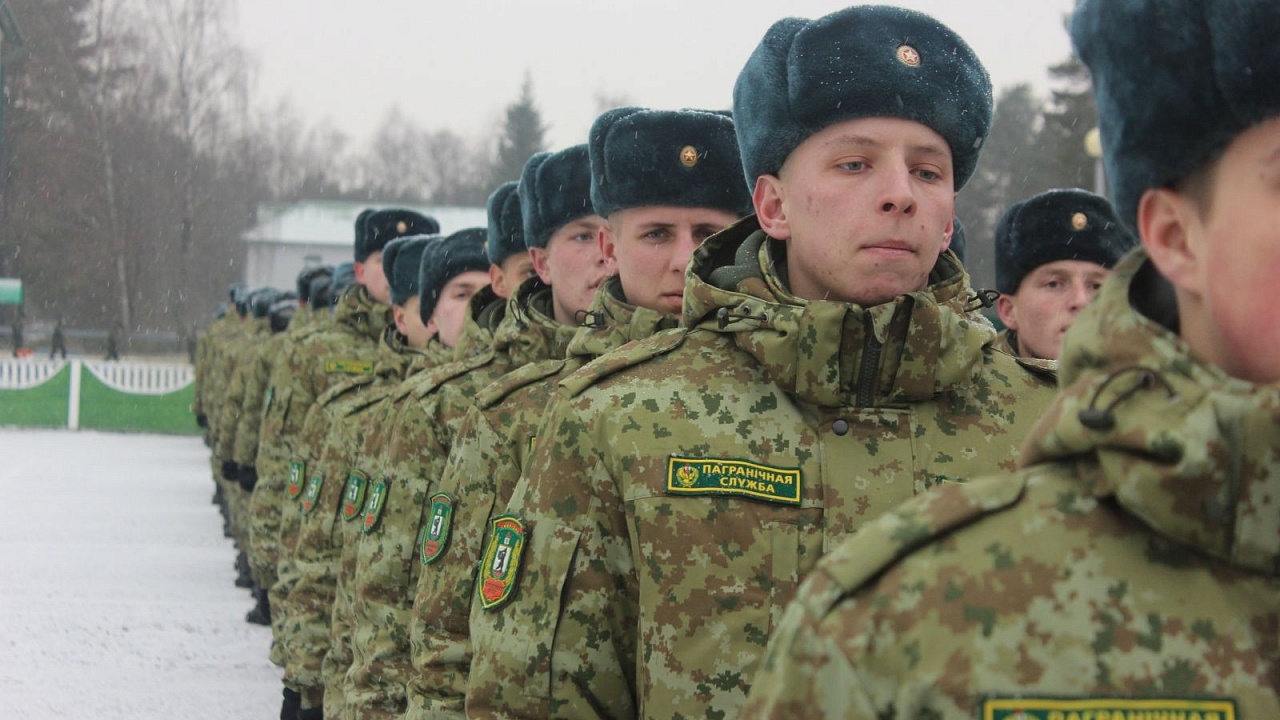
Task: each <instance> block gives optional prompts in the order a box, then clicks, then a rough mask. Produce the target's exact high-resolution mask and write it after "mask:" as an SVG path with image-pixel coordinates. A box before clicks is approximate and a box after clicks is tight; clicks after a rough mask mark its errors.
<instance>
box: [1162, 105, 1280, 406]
mask: <svg viewBox="0 0 1280 720" xmlns="http://www.w3.org/2000/svg"><path fill="white" fill-rule="evenodd" d="M1204 195H1205V197H1202V198H1199V199H1198V200H1199V201H1197V199H1196V198H1193V197H1191V196H1188V195H1186V194H1183V193H1180V192H1177V191H1173V190H1152V191H1148V192H1147V194H1146V195H1145V196H1144V197H1143V199H1142V203H1141V205H1140V207H1139V211H1138V215H1139V217H1138V222H1139V230H1140V233H1141V235H1142V242H1143V245H1144V246H1145V247H1146V248H1147V250H1148V251H1149V253H1150V255H1151V258H1152V260H1153V261H1154V262H1155V264H1156V266H1157V268H1159V270H1160V272H1161V274H1163V275H1164V276H1165V277H1166V278H1168V279H1169V280H1170V282H1172V283H1173V285H1174V287H1175V288H1176V290H1177V292H1178V313H1179V316H1180V318H1179V319H1180V332H1181V334H1182V336H1183V338H1184V339H1185V340H1186V341H1187V343H1188V345H1190V347H1191V351H1192V353H1193V354H1194V355H1195V356H1196V357H1197V358H1199V359H1201V360H1203V361H1205V362H1209V363H1212V364H1214V365H1216V366H1218V367H1220V368H1222V369H1223V370H1225V371H1226V372H1227V373H1228V374H1230V375H1232V376H1234V377H1237V378H1240V379H1243V380H1247V381H1250V382H1254V383H1259V384H1268V383H1274V382H1277V381H1280V305H1278V304H1277V303H1276V291H1275V287H1276V282H1277V280H1276V278H1278V277H1280V118H1275V119H1272V120H1269V121H1267V122H1264V123H1261V124H1259V125H1255V126H1254V127H1252V128H1250V129H1249V130H1246V131H1245V132H1243V133H1241V134H1240V135H1238V136H1236V138H1235V140H1233V141H1232V142H1231V144H1230V145H1228V146H1227V149H1226V150H1225V151H1224V152H1223V154H1222V156H1221V158H1219V160H1218V161H1217V164H1216V166H1215V167H1214V168H1213V169H1212V174H1211V175H1210V179H1209V180H1208V183H1207V186H1206V188H1205V189H1204Z"/></svg>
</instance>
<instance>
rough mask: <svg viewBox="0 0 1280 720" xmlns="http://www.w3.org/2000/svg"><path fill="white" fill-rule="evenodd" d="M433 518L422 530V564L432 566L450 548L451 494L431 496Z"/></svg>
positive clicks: (451, 522)
mask: <svg viewBox="0 0 1280 720" xmlns="http://www.w3.org/2000/svg"><path fill="white" fill-rule="evenodd" d="M430 502H431V518H430V519H429V520H428V521H427V524H426V525H425V526H424V527H423V528H422V539H421V542H420V543H419V547H420V548H422V553H421V557H422V564H423V565H430V564H431V563H433V562H435V561H436V560H439V559H440V556H442V555H444V551H445V550H446V549H447V548H448V547H449V530H450V529H452V528H453V497H451V496H450V495H449V493H436V494H435V495H432V496H431V501H430Z"/></svg>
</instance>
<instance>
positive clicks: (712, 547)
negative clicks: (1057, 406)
mask: <svg viewBox="0 0 1280 720" xmlns="http://www.w3.org/2000/svg"><path fill="white" fill-rule="evenodd" d="M990 117H991V95H990V84H989V81H988V79H987V75H986V72H985V71H984V70H983V68H982V65H981V64H980V63H979V62H978V60H977V58H976V57H975V56H974V55H973V53H972V51H971V50H970V49H969V48H968V46H967V45H966V44H965V43H964V41H963V40H961V39H960V38H959V37H957V36H956V35H955V34H954V33H953V32H951V31H950V30H949V29H947V28H945V27H943V26H942V25H940V24H938V23H937V22H936V21H934V20H932V19H931V18H928V17H927V16H924V15H921V14H919V13H915V12H912V11H906V10H900V9H896V8H885V7H857V8H850V9H848V10H844V11H841V12H838V13H834V14H832V15H829V16H827V17H825V18H822V19H820V20H816V21H806V20H799V19H788V20H783V21H781V22H779V23H777V24H776V25H774V27H773V28H772V29H771V30H770V31H769V33H768V34H767V35H766V37H765V39H764V41H763V42H762V43H761V44H760V46H759V47H758V48H757V50H756V51H755V53H754V54H753V56H752V57H751V59H750V60H749V61H748V62H747V65H746V67H745V68H744V70H743V71H742V74H741V75H740V76H739V79H738V83H737V86H736V87H735V90H734V121H735V123H736V126H737V135H738V140H739V145H740V146H741V149H742V160H743V165H744V168H745V169H746V174H747V177H748V178H750V180H751V181H752V185H753V187H754V195H753V204H754V206H755V210H756V216H755V217H753V218H748V219H746V220H743V221H742V222H739V223H737V224H736V225H734V226H732V227H730V228H728V229H726V230H725V231H723V232H721V233H719V234H717V235H715V236H714V237H712V238H710V239H708V240H707V241H706V242H705V243H703V245H702V246H701V247H700V248H699V249H698V250H697V251H696V252H695V253H694V256H693V259H692V261H691V262H690V265H689V272H688V282H687V286H686V290H685V292H684V298H683V301H684V309H683V313H684V315H683V318H684V326H685V328H686V329H684V330H683V331H680V332H671V333H661V334H659V335H656V336H654V337H653V338H650V339H649V340H646V341H641V342H639V343H634V344H632V345H631V346H629V347H628V348H626V349H622V350H618V351H616V352H614V353H612V354H610V355H608V356H606V357H604V358H601V359H600V360H598V361H597V362H596V363H593V364H592V365H588V366H587V367H585V368H583V369H582V370H580V371H578V372H577V373H575V374H574V375H571V376H570V377H568V378H566V379H565V380H563V381H562V382H561V389H562V391H563V397H560V398H558V400H557V401H556V402H555V403H553V405H552V406H551V408H550V409H549V410H548V416H547V420H546V424H545V425H544V426H543V427H542V428H541V429H540V430H539V432H538V437H539V442H538V444H537V447H536V448H535V450H534V456H533V458H532V459H531V461H530V469H529V473H528V478H527V480H528V484H527V487H525V488H524V489H523V492H518V493H516V494H515V495H514V496H513V498H512V502H511V507H510V513H509V514H507V515H505V516H502V517H500V518H496V519H495V522H494V526H495V527H494V531H493V532H492V533H491V535H490V539H489V543H490V545H489V547H490V549H489V550H486V554H485V556H484V560H483V562H482V563H481V566H480V568H479V573H480V579H479V580H478V581H477V585H478V586H479V587H478V590H477V595H476V600H475V602H476V603H477V604H480V605H482V606H485V607H489V608H492V609H491V610H488V612H492V613H498V614H499V615H500V617H499V618H495V619H494V620H491V621H490V622H491V623H492V624H493V625H495V626H498V627H500V628H501V629H502V630H503V634H502V635H501V636H498V637H495V638H494V640H493V642H492V643H491V644H489V643H486V642H481V641H480V640H479V639H478V637H477V645H476V656H475V659H474V661H473V663H472V676H471V680H472V686H471V691H469V692H468V698H467V700H468V714H469V715H471V714H474V715H476V716H486V717H487V716H504V715H507V714H543V715H554V716H556V717H616V718H629V717H646V718H648V717H672V716H681V717H732V716H734V714H735V713H736V712H737V710H738V708H739V707H740V705H741V703H742V702H743V700H744V699H745V697H746V693H747V689H748V686H749V683H750V679H751V675H752V674H753V672H754V670H755V667H756V665H757V663H758V660H759V658H760V657H761V656H762V655H763V652H764V647H765V643H766V640H767V638H768V636H769V632H770V630H771V627H772V625H773V623H774V622H776V620H777V618H778V617H780V615H781V609H782V607H783V604H784V603H785V602H787V601H788V600H789V599H790V597H791V595H792V593H793V591H794V589H795V587H796V585H797V584H798V582H799V579H800V578H801V577H802V576H803V575H804V574H806V573H807V572H808V571H809V570H810V569H812V567H813V566H814V564H815V563H816V562H817V559H818V558H819V557H820V556H821V555H822V553H823V552H824V551H826V550H827V549H828V548H830V547H833V546H834V545H835V544H836V543H837V542H839V541H840V540H841V539H843V538H845V537H847V536H849V535H850V534H852V533H853V532H854V531H855V530H857V529H858V528H859V527H860V526H861V525H862V524H863V523H865V522H867V521H868V520H870V519H872V518H874V517H876V516H878V515H880V514H882V513H884V512H886V511H888V510H889V509H890V508H892V507H893V506H894V505H896V504H897V503H899V502H901V501H902V500H905V499H907V498H909V497H911V496H912V495H914V494H916V493H919V492H923V491H925V490H926V489H927V488H931V487H936V486H938V485H941V484H944V483H946V482H949V481H952V480H953V479H960V478H964V477H967V476H969V475H970V474H972V473H973V472H975V471H977V470H980V469H995V468H1000V467H1009V468H1012V467H1013V464H1014V460H1015V458H1016V456H1017V449H1018V446H1019V444H1020V441H1021V438H1022V435H1023V433H1024V432H1025V429H1026V428H1027V427H1028V426H1029V424H1030V422H1031V421H1032V420H1033V419H1034V418H1035V417H1036V416H1038V414H1039V412H1040V410H1042V409H1043V407H1044V404H1045V402H1046V401H1047V400H1048V397H1049V394H1050V390H1049V388H1048V386H1047V384H1046V383H1045V381H1044V380H1043V379H1042V378H1041V377H1040V376H1038V375H1035V374H1033V373H1032V372H1031V371H1030V370H1028V369H1027V368H1024V367H1023V366H1021V365H1020V364H1019V361H1016V360H1015V359H1013V358H1011V357H1009V356H1008V355H1005V354H1004V353H1000V352H996V351H995V350H993V349H992V343H993V342H994V340H995V332H994V330H993V328H991V326H990V324H988V323H986V322H985V320H983V319H982V318H981V316H979V315H978V314H977V313H976V306H977V305H978V303H976V302H975V296H976V294H975V293H974V292H973V291H972V290H971V289H970V287H969V285H968V282H967V280H966V276H965V273H964V270H963V268H962V267H961V266H960V264H959V263H958V262H957V261H956V259H955V256H954V255H953V254H951V253H950V252H948V251H947V242H948V240H949V239H950V236H951V233H952V217H953V215H954V198H955V192H956V190H957V189H959V188H961V187H963V185H964V183H965V181H967V180H968V178H969V176H970V175H971V173H972V172H973V168H974V165H975V164H976V162H977V157H978V148H979V147H980V146H981V144H982V141H983V139H984V138H985V136H986V131H987V127H988V124H989V121H990ZM618 139H621V138H618ZM682 144H683V143H682V142H681V140H680V138H679V135H678V133H672V137H671V138H670V145H669V146H668V147H670V150H669V151H670V152H672V153H673V154H674V153H678V157H679V159H680V162H682V163H686V164H691V165H695V166H696V164H697V163H699V162H701V161H702V160H703V159H704V158H703V157H702V154H701V153H700V152H699V149H698V148H697V146H696V145H691V146H690V147H688V148H682V147H681V145H682ZM971 309H973V310H971ZM542 438H554V442H553V441H549V440H548V441H546V442H543V441H542V440H541V439H542ZM504 601H509V604H508V605H507V606H506V607H501V604H502V603H503V602H504ZM480 702H485V703H487V705H488V706H487V707H483V708H481V707H476V708H475V712H474V713H472V709H473V708H472V706H473V705H478V704H479V703H480ZM532 703H541V707H540V708H539V707H533V706H531V704H532Z"/></svg>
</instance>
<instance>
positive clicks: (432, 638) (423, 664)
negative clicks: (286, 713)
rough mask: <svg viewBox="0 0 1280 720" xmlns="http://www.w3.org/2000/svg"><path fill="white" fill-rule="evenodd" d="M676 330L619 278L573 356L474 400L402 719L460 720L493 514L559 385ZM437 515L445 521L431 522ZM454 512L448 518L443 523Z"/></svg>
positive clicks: (439, 525)
mask: <svg viewBox="0 0 1280 720" xmlns="http://www.w3.org/2000/svg"><path fill="white" fill-rule="evenodd" d="M678 322H679V319H678V318H676V317H674V316H670V315H663V314H661V313H658V312H655V311H653V310H648V309H646V308H637V307H635V306H633V305H630V304H628V303H627V302H626V301H625V300H624V299H623V296H622V285H621V283H619V282H618V278H617V277H616V276H614V277H611V278H609V279H608V280H606V281H605V282H604V283H602V284H601V286H600V288H599V289H598V290H597V291H596V296H595V299H594V301H593V303H592V306H591V308H590V310H589V311H588V313H587V323H586V326H584V327H582V328H579V329H578V330H577V332H576V334H575V335H574V337H573V340H572V341H571V342H570V343H569V346H568V350H567V357H565V358H560V359H552V360H544V361H542V362H535V363H530V364H528V365H525V366H524V367H522V368H520V369H518V370H515V371H513V372H511V373H508V374H507V375H504V376H502V378H500V379H499V380H498V381H497V382H494V383H493V384H491V385H489V386H488V387H486V388H485V389H484V390H482V391H481V392H480V393H479V394H478V395H477V396H476V404H475V407H472V408H471V409H470V410H468V411H467V414H466V417H465V418H464V420H463V422H462V425H461V429H460V430H459V431H458V435H457V437H456V438H455V439H454V441H453V446H452V448H451V449H450V451H449V459H448V462H447V464H446V467H445V471H444V474H443V476H442V480H441V481H440V486H439V490H438V493H443V494H444V496H445V497H442V498H440V499H439V500H438V501H437V502H436V503H432V506H431V507H429V508H428V517H427V522H426V523H425V524H424V525H423V528H422V530H421V532H420V533H419V535H420V537H419V538H418V541H417V556H418V562H419V563H421V564H423V565H424V567H423V568H421V569H420V570H419V572H420V573H421V574H420V575H419V577H418V584H417V589H416V592H415V595H414V600H413V614H412V616H411V617H412V620H411V622H410V625H409V642H410V648H411V656H410V662H411V663H412V667H413V672H412V674H411V675H410V676H409V681H408V688H407V691H408V699H407V710H406V712H405V715H404V720H417V719H418V718H428V717H430V718H438V717H443V716H453V717H461V716H462V713H463V696H464V693H465V692H466V683H467V671H468V667H469V665H470V663H471V642H470V633H469V632H468V630H467V623H468V616H469V615H470V610H471V598H472V597H473V595H474V591H473V580H474V578H475V569H476V564H477V563H478V562H479V559H480V552H481V549H482V545H483V541H484V536H485V531H486V530H487V528H488V521H489V518H490V516H491V515H492V514H494V513H495V512H497V511H501V510H502V509H504V508H505V507H506V505H507V501H508V499H509V498H510V497H511V492H512V490H513V489H514V488H515V485H516V481H517V480H519V478H520V474H521V471H522V470H523V469H524V467H525V463H526V461H527V460H528V457H529V451H530V449H531V448H532V446H533V444H534V442H535V438H534V432H535V431H536V430H537V426H538V423H539V422H540V421H541V419H542V414H543V413H544V412H545V411H546V407H547V404H548V403H549V402H550V400H551V398H552V397H553V395H554V393H555V386H556V382H557V381H558V380H559V379H560V378H562V377H564V376H565V375H567V374H568V373H570V372H573V371H574V370H576V369H578V368H580V367H582V366H583V365H585V364H586V363H588V362H590V361H591V360H593V359H595V358H596V357H599V356H600V355H602V354H604V353H606V352H608V351H610V350H613V349H615V348H618V347H621V346H622V345H624V344H626V343H627V342H630V341H631V340H633V339H638V338H644V337H648V336H650V335H652V334H653V333H655V332H658V331H659V330H664V329H668V328H673V327H675V326H676V325H677V324H678ZM434 497H436V495H434V494H433V498H434ZM436 508H440V514H441V515H442V517H441V518H440V519H439V521H437V520H436V518H435V517H434V516H433V515H432V514H431V512H432V510H434V509H436ZM446 513H448V514H449V515H450V517H447V518H446V517H443V515H444V514H446ZM437 538H438V539H437ZM430 543H437V544H438V546H433V545H430Z"/></svg>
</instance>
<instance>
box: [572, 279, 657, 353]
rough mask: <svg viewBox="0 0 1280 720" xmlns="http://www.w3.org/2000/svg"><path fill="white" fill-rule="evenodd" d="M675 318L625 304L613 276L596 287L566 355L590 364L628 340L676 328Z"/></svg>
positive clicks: (620, 285)
mask: <svg viewBox="0 0 1280 720" xmlns="http://www.w3.org/2000/svg"><path fill="white" fill-rule="evenodd" d="M679 325H680V318H678V317H676V316H675V315H668V314H666V313H662V312H658V311H657V310H650V309H649V308H646V307H639V306H636V305H632V304H631V303H629V302H627V298H626V295H625V294H624V293H623V292H622V281H621V280H620V279H619V278H618V276H617V275H614V276H612V277H610V278H607V279H606V280H605V281H604V282H602V283H600V287H599V288H597V289H596V294H595V296H594V297H593V298H592V300H591V308H590V309H588V310H587V314H586V318H585V319H584V320H583V323H582V327H581V328H578V331H577V333H576V334H574V336H573V340H572V341H570V343H569V348H568V351H567V355H568V356H569V357H572V358H579V359H582V360H585V361H590V360H593V359H595V358H598V357H600V356H601V355H603V354H605V353H607V352H609V351H610V350H613V349H615V348H620V347H622V346H623V345H626V344H627V343H629V342H631V341H632V340H639V339H642V338H647V337H649V336H650V335H653V334H654V333H657V332H658V331H660V330H669V329H671V328H674V327H679Z"/></svg>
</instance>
